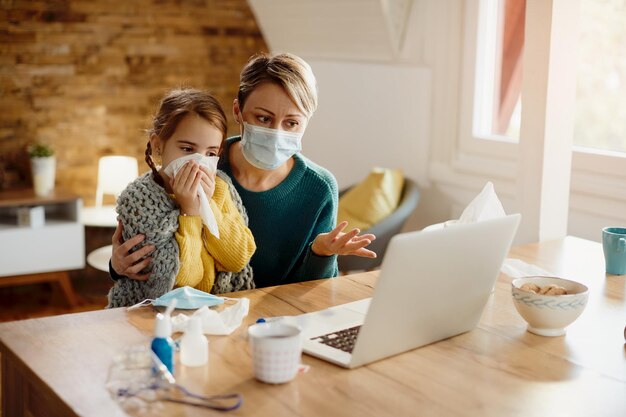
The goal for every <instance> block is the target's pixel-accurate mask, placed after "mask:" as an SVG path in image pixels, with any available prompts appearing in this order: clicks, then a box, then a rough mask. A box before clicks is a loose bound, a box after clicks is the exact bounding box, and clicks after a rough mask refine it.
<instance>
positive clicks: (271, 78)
mask: <svg viewBox="0 0 626 417" xmlns="http://www.w3.org/2000/svg"><path fill="white" fill-rule="evenodd" d="M264 82H272V83H275V84H278V85H280V86H281V87H283V88H284V89H285V91H286V92H287V95H289V97H290V98H291V99H292V100H293V102H294V103H296V105H297V106H298V108H299V109H300V111H301V112H302V113H304V115H305V116H306V117H307V118H310V117H311V116H313V113H314V112H315V109H316V108H317V84H316V81H315V76H314V75H313V71H312V70H311V67H310V66H309V64H307V63H306V61H305V60H303V59H302V58H300V57H298V56H296V55H292V54H277V55H269V54H257V55H254V56H252V57H251V58H250V60H249V61H248V63H247V64H246V66H245V67H244V68H243V70H241V76H240V78H239V93H238V94H237V100H238V101H239V108H240V109H243V106H244V104H245V102H246V99H247V98H248V96H249V95H250V93H252V91H254V89H255V88H256V87H258V86H259V85H260V84H262V83H264Z"/></svg>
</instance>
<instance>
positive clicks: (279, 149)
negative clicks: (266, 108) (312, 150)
mask: <svg viewBox="0 0 626 417" xmlns="http://www.w3.org/2000/svg"><path fill="white" fill-rule="evenodd" d="M303 133H304V132H286V131H284V130H277V129H271V128H268V127H261V126H255V125H251V124H249V123H245V122H244V123H243V135H242V136H241V145H242V150H243V156H244V158H246V161H248V162H249V163H250V164H251V165H253V166H255V167H256V168H259V169H265V170H272V169H276V168H278V167H279V166H281V165H282V164H284V163H285V162H286V161H287V160H288V159H289V158H291V157H292V156H293V155H294V154H296V153H298V152H300V151H301V150H302V143H301V141H302V135H303Z"/></svg>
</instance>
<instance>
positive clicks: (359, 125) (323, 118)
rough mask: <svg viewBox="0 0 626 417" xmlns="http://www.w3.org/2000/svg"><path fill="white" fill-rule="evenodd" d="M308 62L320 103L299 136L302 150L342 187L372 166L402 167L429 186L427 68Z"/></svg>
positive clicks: (428, 91)
mask: <svg viewBox="0 0 626 417" xmlns="http://www.w3.org/2000/svg"><path fill="white" fill-rule="evenodd" d="M305 58H306V57H305ZM307 61H308V62H309V63H310V64H311V67H312V68H313V72H314V73H315V76H316V77H317V82H318V85H319V106H318V110H317V112H316V113H315V115H314V116H313V118H312V119H311V121H310V123H309V127H308V128H307V131H306V134H305V136H304V139H303V148H304V154H305V155H307V156H308V157H309V158H311V159H312V160H314V161H316V162H317V163H319V164H321V165H323V166H324V167H326V168H328V169H330V170H331V171H332V172H333V173H334V174H335V176H336V177H337V181H338V182H339V186H340V188H344V187H345V186H348V185H351V184H354V183H356V182H358V181H360V180H362V179H363V178H365V176H366V175H367V174H368V173H369V171H370V170H371V168H372V167H375V166H380V167H385V168H400V169H402V170H403V172H404V173H405V175H406V176H408V177H410V178H412V179H414V180H415V181H417V182H418V183H419V184H420V185H421V186H423V187H425V186H427V185H428V180H427V175H428V169H427V168H428V155H429V154H428V152H429V143H430V129H429V126H430V85H431V80H430V70H428V69H424V68H419V67H415V66H406V65H402V66H400V65H390V64H371V63H353V62H339V61H320V60H315V59H307Z"/></svg>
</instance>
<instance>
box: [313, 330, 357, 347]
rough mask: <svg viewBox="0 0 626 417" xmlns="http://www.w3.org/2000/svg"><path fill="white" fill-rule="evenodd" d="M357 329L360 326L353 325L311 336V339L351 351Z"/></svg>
mask: <svg viewBox="0 0 626 417" xmlns="http://www.w3.org/2000/svg"><path fill="white" fill-rule="evenodd" d="M359 330H361V326H354V327H350V328H349V329H344V330H339V331H336V332H333V333H328V334H325V335H323V336H317V337H313V338H311V340H315V341H317V342H319V343H323V344H325V345H328V346H331V347H334V348H335V349H339V350H343V351H344V352H348V353H352V350H353V349H354V343H355V342H356V337H357V335H358V334H359Z"/></svg>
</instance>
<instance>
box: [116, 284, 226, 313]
mask: <svg viewBox="0 0 626 417" xmlns="http://www.w3.org/2000/svg"><path fill="white" fill-rule="evenodd" d="M173 300H176V308H178V309H183V310H196V309H198V308H200V307H204V306H207V307H213V306H216V305H219V304H222V303H223V302H224V299H223V298H222V297H218V296H217V295H213V294H209V293H207V292H204V291H200V290H197V289H195V288H192V287H187V286H185V287H180V288H176V289H174V290H172V291H170V292H167V293H165V294H163V295H162V296H160V297H159V298H157V299H155V300H152V299H147V300H143V301H142V302H140V303H137V304H135V305H134V306H131V307H128V309H129V310H131V309H135V308H138V307H142V306H144V305H148V304H152V305H153V306H155V307H168V306H169V305H170V304H172V301H173Z"/></svg>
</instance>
